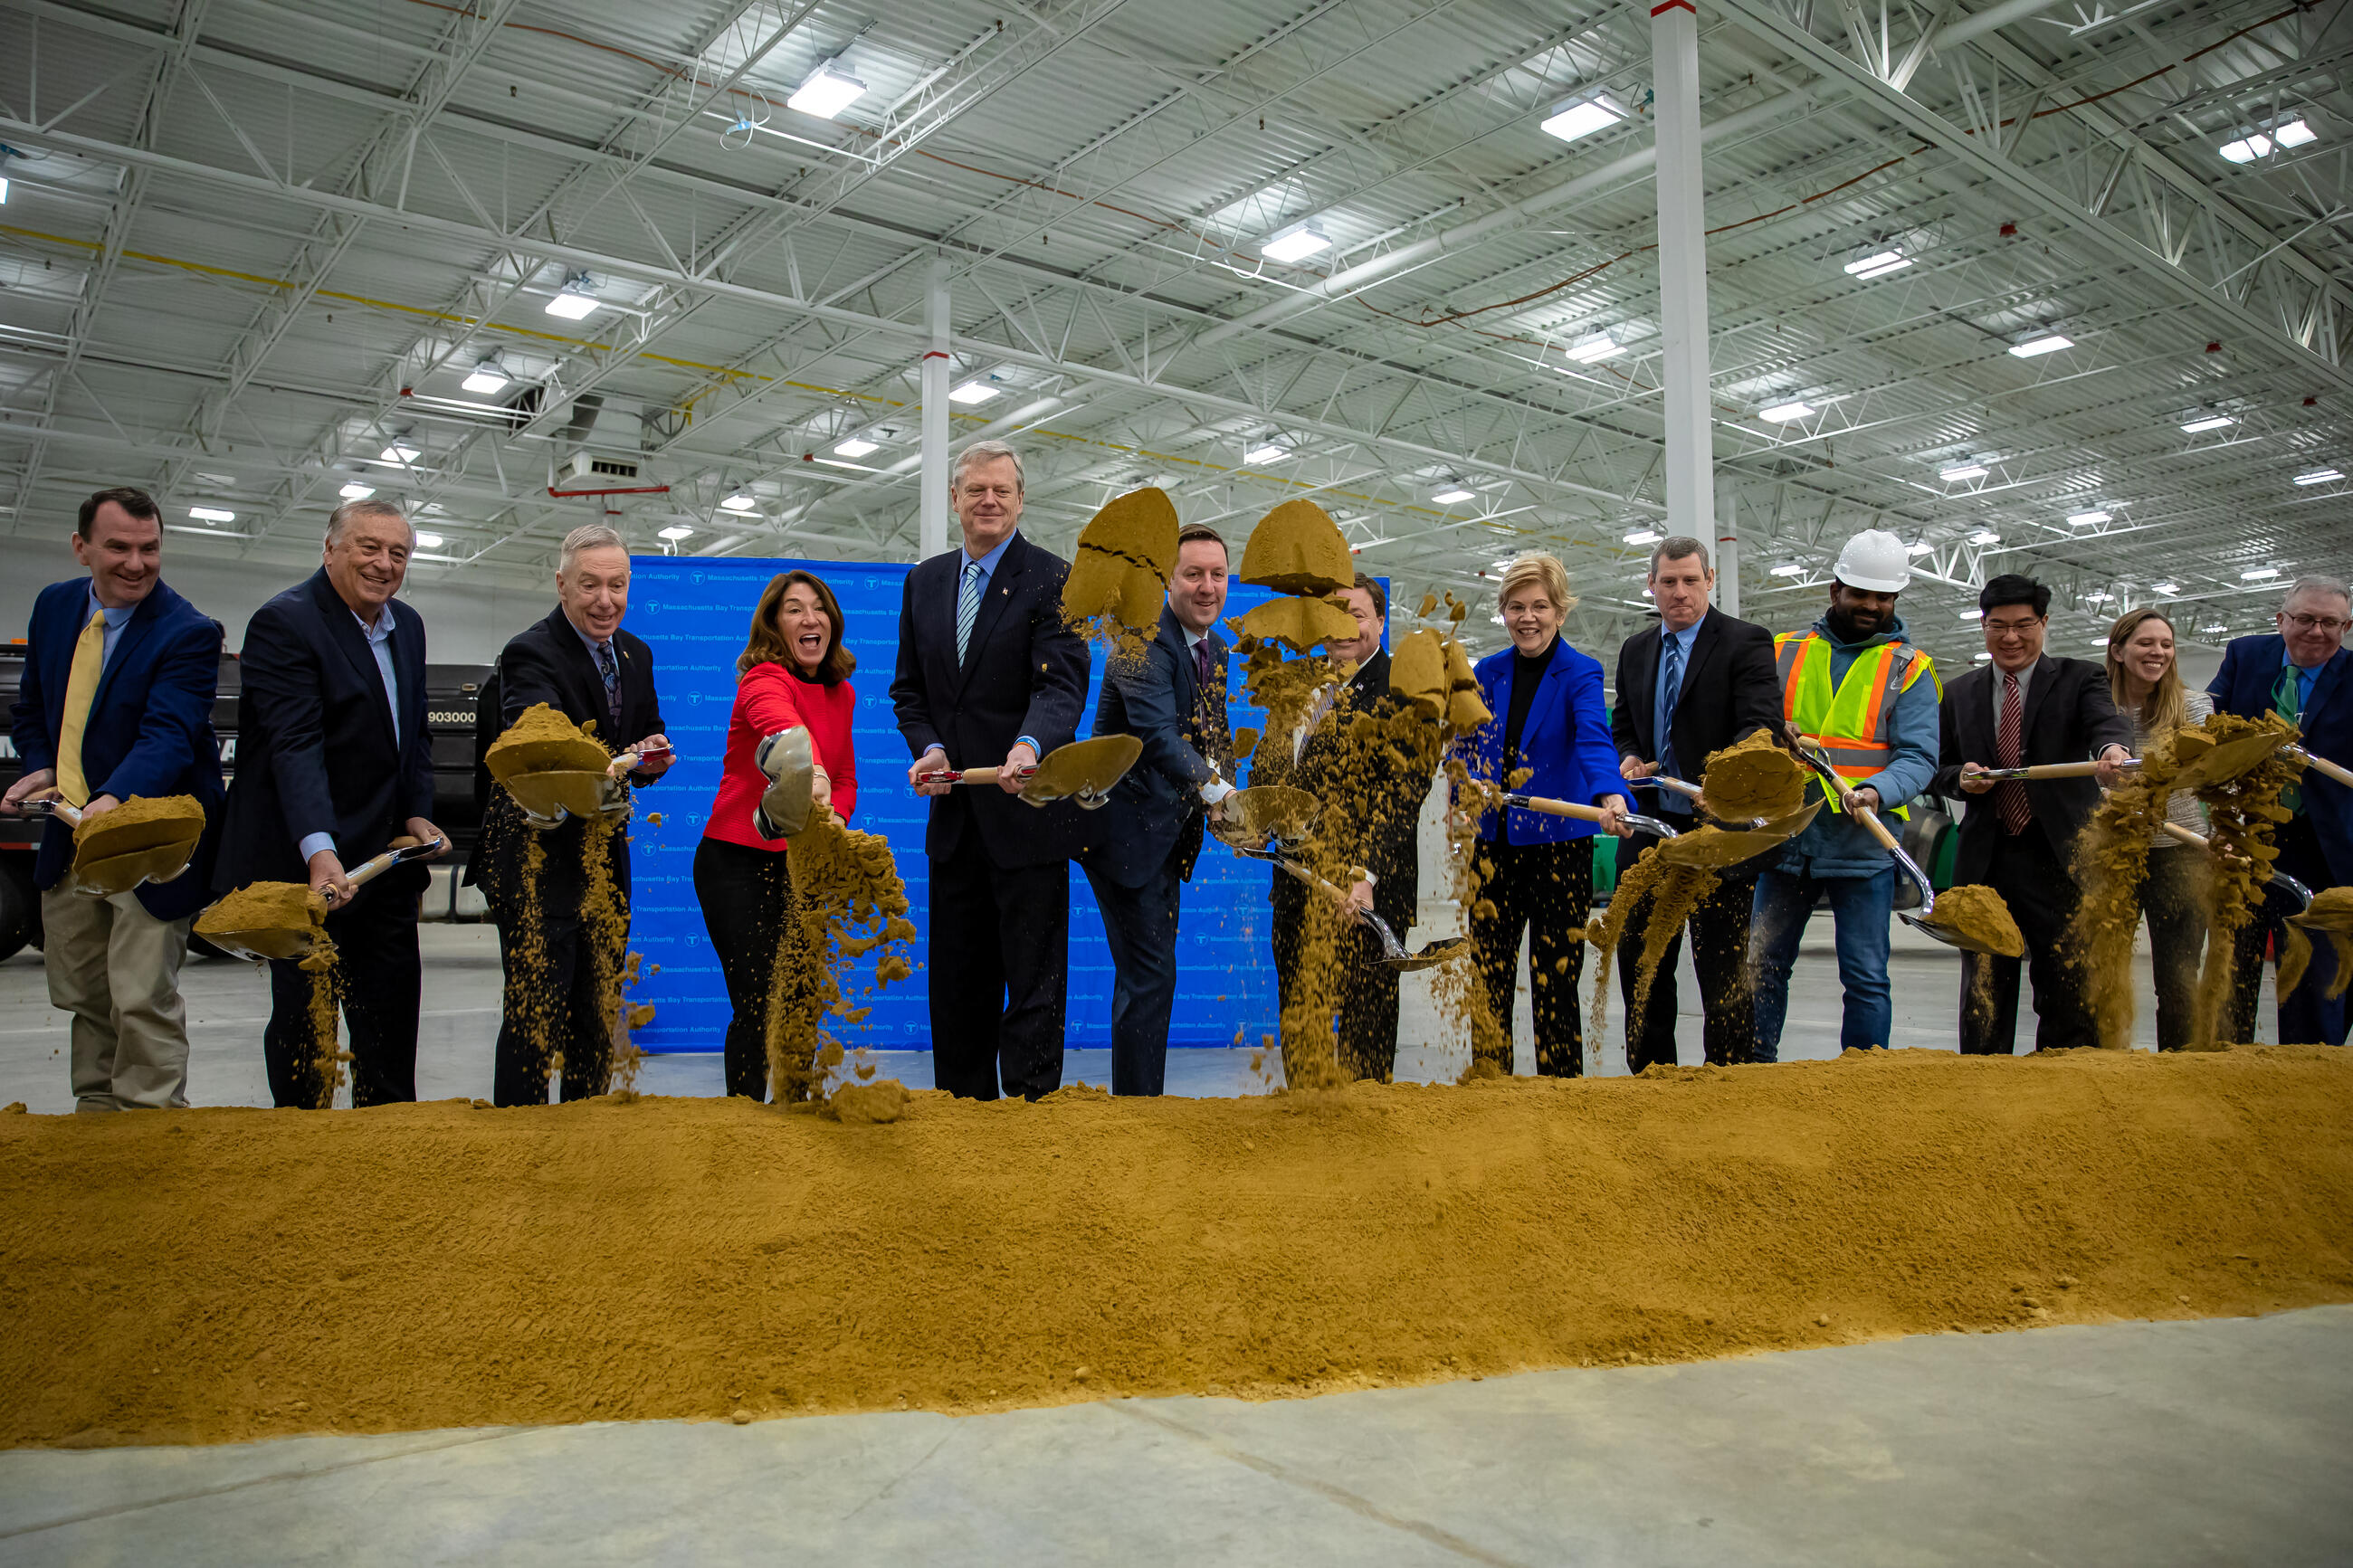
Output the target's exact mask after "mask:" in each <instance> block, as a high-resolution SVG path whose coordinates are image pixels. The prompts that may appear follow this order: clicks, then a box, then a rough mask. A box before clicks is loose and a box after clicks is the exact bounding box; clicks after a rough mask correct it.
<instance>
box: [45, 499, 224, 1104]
mask: <svg viewBox="0 0 2353 1568" xmlns="http://www.w3.org/2000/svg"><path fill="white" fill-rule="evenodd" d="M162 521H163V520H162V517H161V515H160V514H159V513H158V512H157V510H156V507H155V502H154V500H153V499H152V498H150V497H149V496H148V494H147V492H146V491H144V490H137V489H111V490H100V491H99V492H98V493H97V494H96V495H94V496H91V497H90V499H89V500H86V501H84V502H82V503H81V515H80V518H79V521H78V522H77V523H76V525H75V528H74V534H73V552H74V559H75V560H76V561H78V562H79V563H81V565H82V567H83V568H84V569H85V571H86V573H87V575H84V576H80V577H73V578H69V579H68V580H67V581H65V582H63V583H54V584H50V585H49V586H48V587H47V588H44V589H43V590H41V595H40V597H39V598H38V599H37V600H36V601H35V602H34V605H33V619H32V624H31V626H29V627H28V628H26V637H25V668H24V673H23V676H22V677H21V679H20V683H19V685H18V686H17V689H16V729H15V737H16V755H17V758H18V759H19V761H20V762H21V763H22V764H23V768H24V771H23V773H21V774H20V775H19V776H18V777H17V779H16V783H15V784H11V785H10V786H9V787H8V793H7V795H5V797H0V814H5V815H6V816H18V815H20V811H19V803H20V802H23V801H25V800H26V799H29V798H32V797H36V796H47V795H57V796H59V797H61V798H63V799H64V800H65V801H66V802H67V804H69V805H78V806H79V807H81V809H82V815H83V819H84V820H85V821H86V820H88V819H89V818H90V817H94V816H104V815H105V814H106V813H107V812H110V811H111V810H113V809H114V808H115V807H116V806H118V805H121V804H122V803H123V802H124V801H126V800H129V799H130V798H131V797H132V796H133V795H145V796H149V797H153V796H156V795H194V796H195V797H196V799H197V800H199V801H201V802H203V803H204V807H205V813H206V819H207V821H208V823H210V824H211V825H212V826H217V824H218V816H219V808H220V800H221V775H220V750H219V745H218V742H216V741H215V739H214V737H213V696H214V689H215V683H216V679H217V677H218V675H219V671H220V647H221V628H220V623H219V622H217V621H215V620H213V619H211V618H210V617H208V616H206V615H205V614H204V613H203V612H201V611H199V610H198V609H197V608H196V607H195V605H191V604H189V603H188V601H187V600H185V599H184V598H182V597H180V595H177V594H175V593H174V592H173V591H172V590H171V589H170V588H169V587H167V586H166V585H165V584H164V578H163V562H164V533H163V526H162ZM212 849H213V831H212V827H211V826H208V827H207V830H206V834H205V837H204V838H203V839H202V840H201V841H200V842H199V843H198V845H197V847H196V853H195V862H194V864H193V865H191V867H190V868H189V869H188V870H186V871H185V872H184V873H182V874H181V875H180V876H179V877H178V878H176V879H174V880H173V881H170V882H167V883H164V884H161V885H158V884H155V883H152V882H151V883H148V884H145V885H143V886H142V887H139V888H137V889H133V890H132V891H131V892H128V893H117V894H115V895H114V896H113V897H111V898H107V899H95V898H90V897H88V896H86V895H83V894H80V893H76V892H74V891H73V890H72V889H69V888H65V887H60V886H59V885H58V884H59V881H60V879H62V878H63V877H64V875H65V872H66V868H67V867H68V866H69V864H70V863H71V862H72V860H73V830H72V829H70V828H69V827H68V826H66V825H65V824H64V823H62V822H58V821H57V820H55V819H54V818H52V819H51V820H50V822H49V823H48V825H47V827H46V828H45V829H44V830H43V833H42V837H41V851H40V854H39V856H38V858H37V859H36V860H35V861H34V863H33V883H34V885H35V886H36V887H37V888H39V889H41V930H42V942H41V958H42V962H43V964H44V966H45V967H46V968H47V971H48V980H49V1001H50V1003H51V1004H52V1005H55V1006H57V1007H59V1008H62V1009H63V1010H64V1011H66V1012H67V1013H69V1014H71V1015H72V1016H73V1025H72V1031H71V1039H72V1046H73V1065H72V1073H73V1089H74V1109H75V1110H78V1111H80V1110H89V1111H99V1110H131V1109H132V1108H134V1107H140V1108H145V1107H156V1106H168V1105H185V1104H187V1103H188V1094H187V1087H188V1028H187V1010H186V1009H185V1007H184V1006H183V1005H181V1001H180V961H181V960H182V959H183V958H185V956H187V952H188V924H189V921H191V920H193V919H194V918H195V912H196V910H198V909H200V908H202V907H203V905H204V903H205V900H206V896H207V883H208V881H209V879H210V877H211V874H212V863H211V862H212Z"/></svg>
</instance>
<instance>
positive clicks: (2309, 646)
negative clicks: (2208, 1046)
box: [2206, 577, 2353, 1046]
mask: <svg viewBox="0 0 2353 1568" xmlns="http://www.w3.org/2000/svg"><path fill="white" fill-rule="evenodd" d="M2273 622H2274V625H2276V626H2278V627H2279V630H2278V632H2277V633H2276V634H2274V635H2273V636H2270V637H2234V638H2233V639H2232V642H2231V646H2230V647H2229V648H2228V649H2226V650H2225V651H2224V653H2223V655H2222V668H2221V669H2219V670H2217V671H2216V672H2215V675H2214V679H2213V683H2212V684H2211V685H2210V686H2208V687H2207V688H2206V689H2207V691H2208V692H2209V693H2210V694H2211V695H2212V697H2213V699H2214V705H2215V707H2217V708H2219V709H2221V710H2222V711H2223V712H2225V713H2236V714H2238V715H2239V716H2240V717H2241V718H2242V719H2259V718H2261V717H2263V715H2264V714H2266V713H2276V714H2277V715H2279V716H2280V717H2281V718H2283V719H2284V720H2286V721H2288V722H2289V723H2291V724H2294V725H2295V727H2296V728H2297V729H2298V730H2299V731H2303V734H2304V740H2303V742H2302V743H2303V746H2304V748H2305V750H2306V751H2308V752H2311V753H2312V754H2313V755H2315V756H2316V757H2326V758H2327V759H2328V760H2329V761H2330V762H2332V763H2338V764H2340V765H2353V653H2348V651H2346V647H2345V632H2346V629H2347V626H2348V623H2353V596H2348V593H2347V590H2346V586H2345V584H2343V583H2342V582H2340V581H2338V580H2337V579H2336V578H2334V577H2299V578H2297V579H2296V580H2295V586H2293V587H2291V588H2289V589H2288V591H2287V598H2286V599H2285V600H2284V601H2283V602H2282V603H2281V605H2280V607H2279V613H2278V614H2277V615H2276V616H2274V617H2273ZM2280 804H2281V805H2284V806H2286V807H2287V808H2288V809H2289V811H2290V812H2291V813H2292V815H2291V816H2289V817H2288V819H2287V820H2286V821H2285V822H2284V823H2282V824H2280V826H2279V833H2278V836H2277V837H2275V838H2274V839H2273V841H2272V842H2273V844H2274V846H2275V847H2277V848H2278V850H2279V859H2278V860H2277V862H2275V868H2276V869H2278V870H2281V871H2284V872H2286V873H2287V874H2288V875H2289V876H2291V877H2294V878H2295V879H2296V880H2297V881H2299V882H2302V883H2303V884H2305V886H2306V887H2308V888H2335V887H2341V886H2344V885H2345V884H2347V883H2348V882H2353V790H2348V789H2347V788H2346V787H2345V786H2344V785H2343V784H2338V783H2337V782H2336V781H2335V780H2334V779H2330V778H2327V777H2324V776H2323V775H2322V774H2321V773H2320V771H2319V770H2318V769H2316V768H2307V769H2306V770H2305V773H2304V777H2303V778H2302V779H2301V780H2300V781H2298V782H2297V783H2296V784H2295V785H2293V786H2292V787H2291V788H2290V789H2289V790H2288V792H2287V794H2285V795H2282V796H2281V797H2280ZM2294 913H2295V908H2294V906H2293V905H2292V904H2291V903H2289V902H2288V901H2287V900H2286V896H2285V895H2284V893H2282V892H2281V891H2280V889H2277V888H2275V887H2266V888H2265V889H2263V905H2262V907H2261V908H2259V909H2258V910H2256V912H2255V918H2254V919H2253V921H2249V922H2248V923H2247V925H2246V927H2245V929H2244V930H2242V931H2240V932H2239V941H2238V951H2237V952H2236V954H2235V957H2236V960H2237V969H2238V974H2237V978H2236V983H2235V984H2233V986H2232V995H2231V1010H2230V1014H2229V1016H2228V1017H2227V1018H2226V1019H2225V1020H2224V1023H2225V1024H2226V1025H2227V1028H2226V1029H2225V1031H2224V1032H2225V1034H2226V1036H2227V1037H2229V1038H2231V1039H2233V1040H2248V1041H2252V1040H2253V1038H2254V1037H2255V1001H2256V994H2257V992H2258V991H2259V990H2260V989H2261V987H2262V984H2263V947H2264V943H2265V942H2266V940H2269V941H2271V942H2274V943H2277V942H2279V941H2280V940H2281V938H2282V931H2281V922H2282V921H2284V919H2285V918H2286V917H2287V916H2288V915H2291V914H2294ZM2336 979H2337V959H2336V954H2335V953H2334V952H2332V951H2331V948H2330V944H2329V943H2327V942H2316V943H2315V944H2314V947H2313V953H2312V964H2311V967H2310V968H2308V969H2306V971H2305V976H2304V983H2303V984H2300V985H2298V986H2297V987H2296V988H2295V990H2294V991H2291V992H2290V993H2288V994H2286V995H2284V996H2283V997H2281V998H2280V999H2279V1037H2280V1040H2281V1042H2282V1043H2284V1044H2285V1043H2295V1044H2299V1045H2300V1044H2304V1043H2306V1042H2309V1041H2314V1040H2319V1041H2324V1042H2326V1043H2327V1044H2328V1045H2332V1046H2341V1045H2343V1044H2344V1043H2345V1026H2346V1005H2345V1003H2346V999H2345V996H2344V995H2343V994H2341V993H2340V994H2338V995H2337V999H2336V1000H2334V1001H2329V1000H2327V993H2328V992H2329V991H2330V990H2331V989H2332V988H2334V986H2335V984H2336Z"/></svg>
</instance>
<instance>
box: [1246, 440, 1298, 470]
mask: <svg viewBox="0 0 2353 1568" xmlns="http://www.w3.org/2000/svg"><path fill="white" fill-rule="evenodd" d="M1289 456H1291V448H1289V447H1278V446H1276V445H1275V444H1274V443H1273V442H1271V441H1269V442H1267V443H1265V444H1264V445H1263V446H1258V447H1251V448H1250V450H1249V451H1247V452H1244V453H1243V454H1242V462H1243V464H1244V465H1245V466H1246V467H1250V468H1259V467H1263V466H1264V465H1266V464H1268V463H1280V462H1281V461H1282V459H1283V458H1288V457H1289Z"/></svg>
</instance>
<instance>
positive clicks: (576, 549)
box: [555, 522, 629, 573]
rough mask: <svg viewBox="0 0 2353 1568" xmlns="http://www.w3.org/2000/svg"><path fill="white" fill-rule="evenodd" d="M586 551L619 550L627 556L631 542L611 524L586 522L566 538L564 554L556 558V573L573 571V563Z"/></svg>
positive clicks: (566, 535)
mask: <svg viewBox="0 0 2353 1568" xmlns="http://www.w3.org/2000/svg"><path fill="white" fill-rule="evenodd" d="M584 550H617V551H619V552H621V553H622V554H624V555H626V554H628V552H629V542H628V540H626V539H623V538H622V537H621V531H620V530H618V529H617V528H615V527H614V526H613V525H612V524H611V523H609V522H584V523H582V524H581V525H580V526H579V527H577V528H575V529H574V530H573V531H571V532H569V533H567V534H565V536H564V550H563V552H562V553H561V554H559V555H557V556H556V558H555V569H556V571H557V572H559V573H564V572H569V571H571V570H572V563H573V562H575V561H576V560H578V559H579V557H580V552H582V551H584Z"/></svg>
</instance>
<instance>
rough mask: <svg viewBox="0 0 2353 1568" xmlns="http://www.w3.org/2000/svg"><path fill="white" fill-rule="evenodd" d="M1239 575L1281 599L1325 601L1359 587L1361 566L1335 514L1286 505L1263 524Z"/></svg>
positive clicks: (1254, 532) (1303, 503)
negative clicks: (1295, 596)
mask: <svg viewBox="0 0 2353 1568" xmlns="http://www.w3.org/2000/svg"><path fill="white" fill-rule="evenodd" d="M1235 575H1236V576H1237V577H1240V579H1241V580H1242V581H1243V582H1245V583H1250V584H1256V585H1257V586H1259V587H1261V588H1271V589H1273V590H1274V591H1275V592H1276V593H1278V594H1307V595H1314V596H1316V597H1318V598H1320V597H1323V596H1324V595H1328V594H1336V593H1338V592H1339V591H1340V590H1341V589H1343V588H1346V587H1351V586H1353V585H1354V584H1355V583H1356V557H1354V556H1353V555H1350V554H1349V553H1348V542H1347V541H1346V540H1345V539H1343V538H1342V537H1341V535H1340V525H1339V524H1338V523H1336V522H1335V521H1332V514H1331V513H1330V512H1328V511H1325V510H1324V509H1323V508H1322V507H1320V506H1317V505H1316V504H1315V503H1314V501H1312V500H1287V501H1284V502H1283V503H1282V505H1281V506H1278V507H1276V508H1275V509H1274V510H1272V511H1270V512H1268V513H1267V514H1266V515H1265V516H1264V517H1262V518H1260V519H1259V520H1258V526H1257V527H1256V528H1253V529H1251V530H1250V542H1248V543H1247V544H1245V545H1243V547H1242V565H1241V570H1240V572H1237V573H1236V574H1235Z"/></svg>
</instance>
